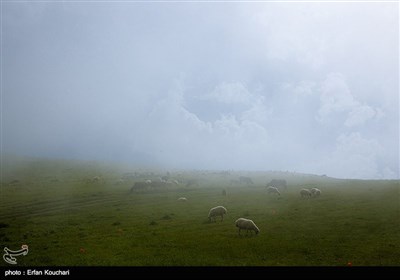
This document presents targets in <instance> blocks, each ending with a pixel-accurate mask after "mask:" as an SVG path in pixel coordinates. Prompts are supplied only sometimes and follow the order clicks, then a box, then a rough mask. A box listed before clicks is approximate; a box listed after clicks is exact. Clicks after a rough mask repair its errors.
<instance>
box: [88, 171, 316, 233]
mask: <svg viewBox="0 0 400 280" xmlns="http://www.w3.org/2000/svg"><path fill="white" fill-rule="evenodd" d="M99 179H100V178H99V177H97V176H96V177H94V178H93V181H98V180H99ZM240 179H241V180H240V181H241V182H243V183H246V184H251V183H253V182H252V181H251V179H250V178H248V177H243V176H242V177H240ZM167 182H168V179H167V178H165V179H164V178H162V181H161V182H153V181H151V180H145V181H144V182H136V183H135V184H134V186H133V187H132V188H131V192H132V191H133V190H138V189H142V188H145V187H147V186H153V185H158V184H167ZM168 183H169V182H168ZM172 183H174V184H176V185H178V184H179V182H178V181H177V180H173V181H172ZM279 188H281V189H283V190H286V189H287V183H286V180H275V179H274V180H272V181H271V182H269V183H268V184H267V185H266V190H267V194H277V195H279V196H280V195H281V192H280V191H279ZM222 195H224V196H226V190H225V189H224V190H223V191H222ZM320 195H321V190H320V189H318V188H311V189H306V188H303V189H301V190H300V196H301V198H310V197H319V196H320ZM178 201H179V202H186V201H187V198H186V197H179V198H178ZM227 212H228V211H227V209H226V208H225V207H224V206H216V207H213V208H211V209H210V211H209V213H208V219H209V221H210V222H211V221H214V222H215V221H216V218H217V217H221V221H223V220H224V215H226V214H227ZM235 226H236V227H237V228H238V233H239V235H240V233H241V230H246V233H248V232H251V231H254V232H255V234H256V235H257V234H258V233H259V232H260V229H259V228H258V227H257V225H256V224H255V223H254V221H252V220H250V219H245V218H239V219H237V220H236V221H235Z"/></svg>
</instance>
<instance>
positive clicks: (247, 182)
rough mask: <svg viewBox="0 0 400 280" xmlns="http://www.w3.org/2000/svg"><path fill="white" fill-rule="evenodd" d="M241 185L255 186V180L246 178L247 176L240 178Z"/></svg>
mask: <svg viewBox="0 0 400 280" xmlns="http://www.w3.org/2000/svg"><path fill="white" fill-rule="evenodd" d="M239 183H241V184H242V183H243V184H246V185H253V184H254V183H253V180H251V178H250V177H246V176H240V177H239Z"/></svg>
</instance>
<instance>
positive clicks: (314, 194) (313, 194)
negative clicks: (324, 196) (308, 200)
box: [311, 188, 321, 197]
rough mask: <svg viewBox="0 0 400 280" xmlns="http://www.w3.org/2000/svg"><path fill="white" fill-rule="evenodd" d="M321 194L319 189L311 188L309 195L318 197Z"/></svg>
mask: <svg viewBox="0 0 400 280" xmlns="http://www.w3.org/2000/svg"><path fill="white" fill-rule="evenodd" d="M320 195H321V190H320V189H317V188H312V189H311V196H313V197H318V196H320Z"/></svg>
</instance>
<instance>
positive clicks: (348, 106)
mask: <svg viewBox="0 0 400 280" xmlns="http://www.w3.org/2000/svg"><path fill="white" fill-rule="evenodd" d="M338 115H340V116H341V117H342V118H340V119H343V117H344V116H346V118H345V119H344V123H343V124H344V126H346V127H349V128H351V127H355V126H360V125H364V124H365V123H366V122H367V121H368V120H371V119H373V118H376V119H380V118H381V117H382V116H383V112H382V110H381V109H379V108H373V107H372V106H369V105H367V104H361V102H360V101H359V100H357V99H356V98H355V97H354V96H353V94H352V92H351V91H350V88H349V86H348V85H347V83H346V80H345V78H344V76H343V75H342V74H340V73H330V74H329V75H328V76H327V78H326V79H325V80H324V81H323V82H322V83H321V86H320V108H319V110H318V116H317V120H319V121H320V122H321V123H327V122H328V121H329V120H331V119H332V118H337V117H338Z"/></svg>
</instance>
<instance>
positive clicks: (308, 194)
mask: <svg viewBox="0 0 400 280" xmlns="http://www.w3.org/2000/svg"><path fill="white" fill-rule="evenodd" d="M300 195H301V197H311V192H310V191H309V190H308V189H301V190H300Z"/></svg>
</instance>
